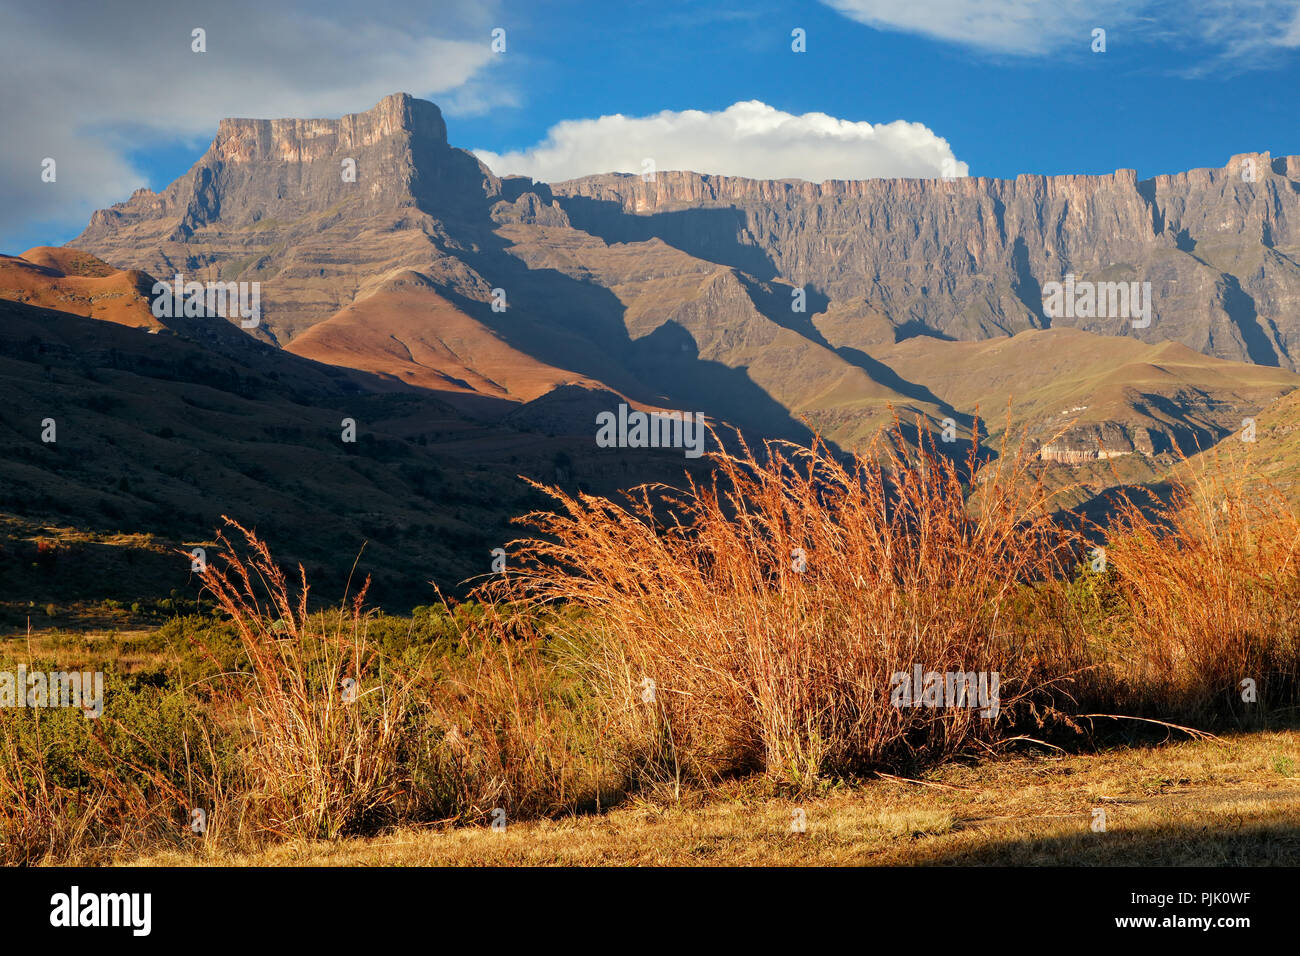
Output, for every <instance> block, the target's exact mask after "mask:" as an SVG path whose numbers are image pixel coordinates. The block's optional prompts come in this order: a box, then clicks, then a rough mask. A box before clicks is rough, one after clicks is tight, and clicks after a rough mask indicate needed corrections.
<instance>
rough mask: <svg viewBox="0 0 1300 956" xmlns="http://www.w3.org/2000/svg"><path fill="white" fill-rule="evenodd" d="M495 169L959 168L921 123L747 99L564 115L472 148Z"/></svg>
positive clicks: (787, 174)
mask: <svg viewBox="0 0 1300 956" xmlns="http://www.w3.org/2000/svg"><path fill="white" fill-rule="evenodd" d="M475 154H476V155H477V156H478V157H479V159H481V160H483V162H485V163H487V165H488V166H489V167H490V168H491V169H492V171H493V172H495V173H496V174H497V175H500V176H504V175H511V174H519V175H525V176H531V177H533V178H534V179H539V180H542V181H544V182H561V181H563V180H566V179H575V178H577V177H579V176H585V175H588V174H591V173H608V172H631V173H639V172H642V171H643V169H644V167H643V161H644V160H645V159H647V158H649V159H652V160H653V161H654V168H655V169H656V170H670V169H689V170H693V171H695V172H699V173H717V174H722V175H727V176H748V177H752V178H754V179H806V180H810V181H812V182H822V181H824V180H827V179H870V178H874V177H893V176H903V177H934V176H939V175H943V174H951V175H958V176H964V175H966V174H967V173H968V171H969V170H968V168H967V165H966V164H965V163H962V162H957V161H956V157H955V156H953V153H952V149H951V148H950V147H949V145H948V141H947V140H945V139H943V138H942V137H940V136H937V135H935V133H934V132H932V131H931V130H930V129H928V128H927V127H925V126H923V125H921V124H920V123H907V122H904V121H902V120H896V121H894V122H892V123H878V124H875V125H872V124H871V123H863V122H852V121H850V120H842V119H836V118H835V117H833V116H828V115H826V114H825V113H804V114H803V115H802V116H796V115H794V114H792V113H786V112H783V111H781V110H778V109H775V108H773V107H771V106H768V105H767V104H765V103H760V102H758V101H757V100H750V101H748V102H743V103H735V104H733V105H731V106H729V107H727V108H726V109H725V110H721V111H718V112H703V111H701V110H684V111H681V112H676V111H673V110H664V111H663V112H662V113H656V114H655V115H654V116H644V117H629V116H623V115H621V114H615V115H613V116H601V117H599V118H598V119H582V120H566V121H564V122H562V123H557V124H556V125H554V126H552V127H551V128H550V129H549V130H548V131H547V136H546V139H545V140H543V141H542V142H540V143H537V144H536V145H534V146H532V147H530V148H528V149H525V150H520V151H516V152H509V153H505V154H497V153H492V152H488V151H487V150H475Z"/></svg>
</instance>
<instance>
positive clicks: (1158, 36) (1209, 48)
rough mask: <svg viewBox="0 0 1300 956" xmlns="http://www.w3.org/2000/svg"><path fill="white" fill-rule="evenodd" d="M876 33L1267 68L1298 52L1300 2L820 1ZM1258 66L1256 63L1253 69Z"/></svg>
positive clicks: (984, 47)
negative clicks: (1097, 36) (1166, 47)
mask: <svg viewBox="0 0 1300 956" xmlns="http://www.w3.org/2000/svg"><path fill="white" fill-rule="evenodd" d="M822 2H823V3H825V4H826V5H827V6H829V7H832V8H834V9H835V10H837V11H838V12H840V13H842V14H843V15H844V16H846V17H849V18H851V19H853V20H856V21H858V22H859V23H864V24H866V25H867V26H870V27H872V28H874V29H877V30H893V31H898V32H902V33H913V34H919V35H922V36H928V37H931V38H933V39H936V40H942V41H945V42H947V43H953V44H956V45H958V46H964V47H969V48H972V49H976V50H981V51H985V52H989V53H1004V54H1016V55H1023V56H1044V55H1047V54H1052V53H1057V52H1060V51H1063V50H1067V49H1070V48H1074V49H1076V50H1078V51H1079V52H1082V53H1087V52H1088V51H1089V49H1090V44H1091V39H1092V36H1091V35H1092V30H1093V28H1095V27H1101V28H1103V29H1104V30H1106V33H1107V43H1108V45H1109V44H1110V43H1112V42H1114V41H1115V40H1117V39H1118V40H1121V41H1122V42H1132V43H1133V45H1137V44H1139V43H1158V44H1171V45H1173V46H1176V47H1179V48H1183V49H1187V50H1195V51H1196V53H1197V55H1198V56H1199V57H1203V58H1205V59H1206V60H1212V61H1215V62H1220V63H1227V62H1232V63H1234V64H1236V65H1240V66H1262V65H1266V62H1264V61H1261V60H1260V57H1261V56H1262V55H1264V54H1267V53H1269V52H1270V51H1276V50H1278V49H1280V48H1283V47H1295V46H1298V45H1300V0H906V2H901V3H900V2H898V0H822ZM1252 61H1253V62H1252Z"/></svg>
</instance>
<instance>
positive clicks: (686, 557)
mask: <svg viewBox="0 0 1300 956" xmlns="http://www.w3.org/2000/svg"><path fill="white" fill-rule="evenodd" d="M905 456H911V457H905ZM973 456H974V449H972V458H971V460H970V461H968V462H967V463H966V465H965V468H964V469H963V467H962V466H961V464H960V463H959V462H955V461H953V460H951V459H949V458H947V457H944V456H941V455H939V454H936V453H932V452H931V451H930V450H929V449H928V448H922V449H921V450H920V451H919V452H917V451H916V450H915V449H912V450H905V449H903V448H902V447H900V446H895V445H892V444H890V443H888V442H886V441H882V442H881V443H880V444H879V445H877V446H876V447H875V448H873V450H872V453H871V454H870V455H868V456H866V457H863V458H859V459H856V460H855V461H853V462H852V463H851V464H845V463H843V462H842V461H841V460H839V459H838V458H837V457H836V456H835V455H833V454H832V453H831V452H830V451H829V450H828V449H826V448H825V447H824V446H820V445H816V446H814V447H813V448H810V449H806V448H799V447H797V446H790V445H784V444H770V445H768V446H766V448H765V449H764V454H762V455H761V456H757V455H755V454H753V453H752V452H751V451H750V450H749V449H748V448H747V447H742V450H741V451H740V453H739V454H737V455H729V454H720V455H718V456H716V459H715V460H716V464H717V471H716V472H715V476H714V480H713V482H712V484H709V485H698V484H695V483H694V482H692V483H691V484H690V485H689V487H688V488H687V489H686V490H685V491H682V492H674V491H671V490H669V489H664V488H642V489H639V490H638V492H637V493H636V494H634V495H633V496H631V497H630V498H629V500H628V501H627V503H626V504H620V503H616V502H613V501H610V500H608V499H603V498H595V497H591V496H587V495H579V496H577V497H574V496H572V495H569V494H567V493H565V492H564V491H562V490H560V489H558V488H548V489H546V490H547V491H548V492H549V493H550V494H551V495H552V497H553V498H554V499H555V501H556V503H557V506H558V513H551V514H536V515H531V516H529V517H530V519H531V520H532V521H533V522H534V523H535V525H536V526H537V527H538V528H539V530H540V531H541V535H540V536H538V537H536V538H532V539H528V540H525V541H522V542H516V543H515V544H514V545H513V546H512V554H514V555H516V557H515V561H516V565H517V566H518V567H520V568H522V570H521V571H519V572H517V573H516V574H514V575H512V576H510V577H509V578H507V579H506V580H505V581H504V582H497V583H495V584H493V585H489V586H488V587H487V588H486V589H485V593H486V594H488V595H489V596H491V597H497V598H500V597H508V598H511V599H514V600H518V601H522V602H525V603H529V604H531V605H532V606H535V607H539V606H547V605H551V604H557V605H562V606H566V607H577V608H581V609H582V610H583V611H584V612H585V614H584V615H583V617H582V618H581V619H580V620H578V621H577V622H576V624H575V626H576V627H577V628H580V629H581V630H582V633H583V635H584V636H585V635H586V634H587V633H588V632H594V633H595V634H596V635H597V638H598V641H597V647H596V649H595V650H594V652H593V651H592V650H591V649H590V648H589V646H588V644H587V643H584V644H583V652H584V653H585V654H588V655H589V656H590V657H591V658H593V659H589V660H587V661H586V662H585V664H586V666H587V667H588V668H589V670H590V672H591V673H592V680H593V682H594V683H596V684H597V685H599V686H600V687H601V688H602V691H603V693H604V695H605V697H606V699H607V701H608V703H609V705H610V707H611V709H612V711H613V712H614V714H615V722H616V723H619V722H621V728H622V736H623V737H624V738H625V739H627V740H629V741H638V740H639V741H642V742H643V747H644V751H645V753H644V755H643V762H644V763H645V764H646V765H652V766H657V767H658V768H659V772H660V775H661V776H672V777H674V778H678V777H681V776H683V775H684V776H686V777H689V778H695V779H704V780H711V779H716V778H718V777H719V776H721V775H724V774H727V773H731V772H736V771H744V770H752V769H758V770H762V771H764V772H765V773H766V774H767V775H768V776H769V777H772V778H773V779H779V780H784V781H787V782H790V783H794V784H797V785H800V786H808V785H810V784H811V783H812V782H813V781H815V780H816V779H818V778H819V777H821V776H823V775H825V774H827V773H831V774H843V773H855V772H861V771H863V770H866V769H870V768H872V767H874V766H879V765H882V764H893V765H897V764H899V763H907V762H911V761H922V762H928V761H933V760H940V759H944V758H946V757H949V756H951V755H953V754H956V753H961V752H964V751H970V750H973V749H976V748H977V747H985V748H987V747H988V745H989V744H990V743H993V742H995V741H997V740H998V739H999V738H1000V737H1004V736H1010V735H1011V734H1010V733H1009V728H1012V727H1014V726H1015V723H1014V721H1015V719H1016V717H1017V710H1018V705H1022V704H1023V705H1025V706H1024V707H1023V708H1020V709H1021V710H1023V711H1026V712H1028V711H1030V709H1031V707H1033V706H1037V707H1038V708H1043V707H1046V706H1049V705H1050V702H1051V699H1052V693H1053V690H1054V686H1053V685H1056V684H1059V683H1060V682H1061V681H1062V680H1063V679H1064V678H1067V677H1069V676H1071V675H1073V674H1075V673H1077V672H1079V671H1080V670H1081V669H1082V666H1083V663H1084V660H1083V656H1082V654H1083V649H1084V643H1083V641H1082V640H1081V639H1079V638H1078V637H1077V635H1078V629H1077V628H1072V627H1071V626H1070V624H1071V618H1070V616H1069V615H1070V607H1069V606H1068V605H1067V604H1066V603H1065V602H1064V601H1062V600H1060V599H1059V597H1060V596H1059V589H1058V590H1056V591H1053V590H1052V586H1053V585H1057V584H1059V583H1060V581H1061V571H1062V568H1063V567H1068V566H1070V565H1071V564H1073V563H1074V556H1075V553H1076V551H1077V550H1078V541H1077V538H1076V537H1075V536H1074V535H1073V534H1072V533H1071V532H1070V531H1068V530H1066V529H1065V528H1064V527H1062V526H1061V525H1059V524H1057V523H1056V522H1054V521H1053V520H1052V518H1051V517H1050V514H1049V509H1048V504H1049V502H1048V499H1047V497H1046V496H1045V495H1044V493H1043V491H1042V488H1041V486H1040V485H1039V484H1038V483H1037V482H1036V481H1034V480H1033V479H1032V478H1031V477H1030V476H1029V474H1028V467H1027V466H1028V462H1029V458H1028V456H1027V455H1025V454H1024V453H1023V451H1022V450H1014V453H1013V454H1010V455H1004V457H1003V458H1001V459H1000V460H999V463H998V464H997V465H995V466H992V467H989V468H985V469H984V472H983V475H984V480H982V481H981V482H979V483H977V484H976V485H975V486H974V487H973V488H972V487H968V486H967V485H966V484H964V482H963V477H962V476H963V473H965V474H970V473H973V472H974V471H975V465H976V462H975V460H974V457H973ZM1026 598H1030V599H1031V601H1032V603H1033V604H1034V610H1035V611H1036V613H1033V614H1026V613H1025V603H1026ZM1054 598H1055V600H1054ZM575 639H576V638H575ZM913 665H920V666H921V667H923V669H924V670H925V671H927V672H930V671H932V672H938V673H940V674H942V673H945V672H961V673H971V672H975V673H985V674H998V675H999V676H1000V681H1001V686H1000V689H999V691H998V693H999V694H1000V711H1001V717H1000V719H999V717H998V715H997V714H994V715H993V719H988V718H986V717H985V716H983V715H982V714H981V713H980V712H979V711H978V710H977V709H976V708H974V707H941V708H910V707H897V706H892V705H891V695H890V689H891V677H892V675H893V674H895V673H898V672H904V673H907V674H909V675H910V673H911V671H912V668H913ZM917 693H918V694H919V689H918V690H917ZM1019 716H1020V718H1021V719H1023V718H1024V713H1021V714H1020V715H1019Z"/></svg>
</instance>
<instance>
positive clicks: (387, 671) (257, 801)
mask: <svg viewBox="0 0 1300 956" xmlns="http://www.w3.org/2000/svg"><path fill="white" fill-rule="evenodd" d="M226 521H227V525H228V526H229V527H232V528H234V529H235V531H236V532H237V533H238V534H240V535H241V536H242V537H243V539H244V544H245V546H246V547H245V549H244V553H243V555H242V556H241V553H240V550H239V549H236V548H234V547H230V546H229V545H230V542H229V541H228V540H227V539H226V537H225V533H224V531H223V532H222V533H221V535H220V536H219V541H220V542H221V543H222V544H225V545H227V550H226V552H225V553H224V554H223V557H222V560H223V563H222V564H216V563H212V564H208V565H207V566H206V568H205V570H204V572H203V583H204V587H205V588H206V590H207V591H208V592H209V593H210V594H211V595H212V597H213V598H214V600H215V601H216V604H217V606H218V607H219V608H220V609H221V610H222V611H224V612H225V614H226V615H227V616H228V617H229V619H230V620H231V622H233V624H234V626H235V629H236V632H237V634H238V635H239V639H240V642H241V644H242V646H243V650H244V654H245V656H246V659H247V670H246V671H244V672H241V673H235V674H226V675H223V679H224V686H225V689H226V693H227V694H228V695H229V697H228V700H229V702H231V703H234V704H235V705H236V706H237V708H238V709H239V711H240V713H241V716H242V719H243V721H244V734H245V736H244V746H243V747H242V755H243V763H244V768H245V770H246V772H247V776H248V782H247V786H248V788H249V789H248V798H249V800H250V801H251V803H252V805H253V808H254V811H255V813H256V814H257V815H258V816H259V817H262V818H264V819H265V821H266V823H265V826H266V827H267V828H268V829H270V830H271V831H272V832H276V833H279V834H281V835H285V836H295V837H304V838H327V839H332V838H335V837H338V836H340V835H341V834H344V833H347V832H349V831H352V830H356V829H360V828H362V827H364V826H366V825H368V824H373V823H374V822H375V821H376V820H381V819H383V818H384V817H386V816H392V815H393V809H394V807H395V806H396V805H397V804H398V802H399V801H400V799H401V797H402V794H403V783H404V779H403V775H402V774H401V773H400V772H399V771H400V770H401V767H400V761H399V760H398V755H399V752H400V749H401V746H402V731H403V729H404V725H405V723H406V718H407V716H408V713H409V712H410V709H411V700H412V681H411V678H410V677H408V676H405V675H401V674H398V673H395V672H394V671H393V670H392V669H391V668H389V667H386V666H385V662H384V661H383V660H382V659H381V658H380V657H379V656H378V654H377V653H376V649H375V647H374V646H373V642H372V641H371V640H370V639H369V634H368V620H367V616H366V613H365V611H364V610H363V608H364V600H365V594H366V590H367V588H368V585H369V581H368V580H367V581H366V583H365V585H363V586H362V587H361V589H360V590H359V592H358V593H357V594H356V595H355V596H353V597H352V600H351V602H350V603H349V602H347V601H346V599H345V602H344V606H342V607H340V608H339V610H338V611H337V612H334V613H325V614H309V613H308V608H307V594H308V586H307V581H306V574H305V572H303V570H302V567H301V565H300V566H299V577H300V585H299V587H298V589H297V593H296V594H295V593H293V589H292V588H291V586H290V585H289V582H288V580H287V579H286V577H285V575H284V573H283V572H282V571H281V570H280V568H279V567H278V566H277V565H276V563H275V562H274V561H273V560H272V558H271V553H270V550H269V549H268V547H267V546H266V544H265V543H264V542H263V541H261V540H260V539H258V538H257V536H256V535H254V534H253V533H252V532H251V531H249V530H247V529H246V528H244V527H243V526H242V525H240V524H239V523H238V522H235V521H233V520H231V519H226Z"/></svg>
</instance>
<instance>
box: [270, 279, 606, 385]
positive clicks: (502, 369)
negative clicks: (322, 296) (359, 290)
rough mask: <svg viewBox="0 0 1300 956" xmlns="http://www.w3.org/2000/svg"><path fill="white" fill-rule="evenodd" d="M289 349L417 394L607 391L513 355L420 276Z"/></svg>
mask: <svg viewBox="0 0 1300 956" xmlns="http://www.w3.org/2000/svg"><path fill="white" fill-rule="evenodd" d="M286 349H287V350H288V351H290V352H293V353H294V354H296V355H301V356H303V357H304V358H310V359H314V360H315V361H318V362H324V363H326V364H328V365H338V366H343V367H346V368H353V369H361V370H363V371H368V372H374V373H377V374H379V375H384V376H391V377H392V378H395V379H397V380H399V381H402V382H405V383H406V384H408V385H414V386H416V387H419V388H426V389H430V390H433V391H436V392H450V393H454V394H476V395H483V396H488V397H492V398H499V399H504V400H506V401H510V402H528V401H531V400H532V399H534V398H538V397H539V396H541V395H544V394H546V393H547V392H549V391H551V390H552V389H554V388H556V387H558V386H561V385H584V386H588V387H592V388H600V387H603V386H602V385H601V383H600V382H598V381H596V380H594V379H591V378H588V377H586V376H583V375H579V374H576V373H574V372H571V371H568V370H565V369H562V368H556V367H555V366H553V365H549V364H547V363H546V362H543V361H540V360H538V359H536V358H534V357H532V356H531V355H528V354H526V353H525V352H522V351H520V350H519V349H517V348H514V347H513V346H511V345H510V344H508V343H507V342H506V341H504V340H503V339H502V337H501V336H500V335H498V334H497V333H496V332H494V331H492V330H491V329H489V328H487V327H486V326H485V325H483V324H482V323H481V322H479V321H478V320H477V319H475V318H473V317H472V316H470V315H468V314H466V313H465V312H464V311H462V310H461V309H459V308H457V307H456V306H455V305H453V304H452V303H451V302H449V301H448V300H447V299H446V298H444V297H443V296H442V295H440V294H439V293H438V292H437V290H436V289H435V288H434V287H433V285H432V283H430V282H429V280H428V279H426V278H425V277H423V276H421V275H419V274H418V273H414V272H405V273H402V274H400V275H398V276H395V277H393V278H392V279H391V280H389V281H388V282H386V283H385V284H384V285H383V286H382V287H381V288H380V289H379V291H377V292H375V293H374V294H372V295H370V296H367V297H366V298H364V299H360V300H358V301H357V302H354V303H353V304H352V305H350V306H348V307H347V308H345V309H342V310H341V311H339V312H338V313H336V314H335V315H333V316H331V317H330V318H328V319H326V320H325V321H324V322H320V323H318V324H316V325H314V326H312V327H311V328H310V329H308V330H307V331H306V332H304V333H302V334H301V335H299V336H297V337H296V338H294V339H293V340H292V341H291V342H290V343H289V344H288V345H287V346H286Z"/></svg>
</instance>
